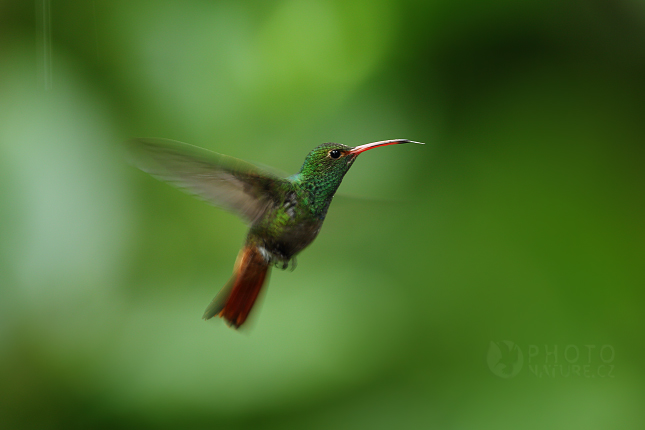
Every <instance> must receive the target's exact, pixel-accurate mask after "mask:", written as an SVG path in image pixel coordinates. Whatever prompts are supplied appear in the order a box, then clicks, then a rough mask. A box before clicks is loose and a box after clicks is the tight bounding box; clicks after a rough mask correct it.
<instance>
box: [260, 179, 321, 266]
mask: <svg viewBox="0 0 645 430" xmlns="http://www.w3.org/2000/svg"><path fill="white" fill-rule="evenodd" d="M307 203H308V199H307V198H306V195H305V194H304V192H301V190H298V189H292V190H290V191H289V192H287V193H285V195H284V198H283V199H282V201H281V202H275V204H274V205H272V207H270V208H269V209H268V210H267V212H266V213H265V215H264V216H263V217H262V219H261V220H259V221H258V222H257V223H255V224H254V225H253V226H252V227H251V230H250V231H249V235H248V237H247V243H253V244H256V245H257V246H259V247H260V248H262V249H263V250H264V251H265V252H266V254H267V255H266V258H267V260H269V261H275V262H278V261H279V262H283V263H288V262H289V261H290V260H291V259H292V258H293V257H295V256H296V254H298V253H299V252H300V251H302V250H303V249H304V248H306V247H307V246H308V245H309V244H310V243H311V242H312V241H313V240H314V239H315V238H316V236H317V235H318V232H319V231H320V228H321V227H322V223H323V220H322V219H319V218H318V217H315V216H314V215H313V214H312V212H311V210H310V209H309V207H308V204H307Z"/></svg>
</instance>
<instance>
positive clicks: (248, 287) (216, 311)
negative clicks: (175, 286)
mask: <svg viewBox="0 0 645 430" xmlns="http://www.w3.org/2000/svg"><path fill="white" fill-rule="evenodd" d="M269 268H270V267H269V265H268V264H267V262H266V260H265V259H264V257H263V256H262V254H261V253H260V250H259V249H258V248H257V247H256V246H253V245H247V246H245V247H244V248H242V250H241V251H240V253H239V254H238V256H237V260H236V262H235V269H234V270H233V276H232V277H231V279H230V280H229V281H228V282H227V283H226V285H225V286H224V288H222V290H221V291H220V292H219V293H217V295H216V296H215V298H214V299H213V301H212V302H211V303H210V304H209V305H208V307H207V308H206V312H204V316H203V317H202V318H204V319H206V320H207V319H210V318H212V317H214V316H215V315H219V316H220V317H222V318H224V319H225V320H226V322H227V323H228V324H229V325H231V326H233V327H235V328H238V327H239V326H241V325H242V324H243V323H244V321H246V318H247V317H248V315H249V313H250V312H251V308H253V304H254V303H255V299H257V297H258V294H259V293H260V289H261V288H262V285H264V281H265V279H266V277H267V274H268V272H269Z"/></svg>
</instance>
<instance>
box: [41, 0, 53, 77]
mask: <svg viewBox="0 0 645 430" xmlns="http://www.w3.org/2000/svg"><path fill="white" fill-rule="evenodd" d="M43 69H44V70H43V72H44V78H45V90H51V89H52V14H51V0H43Z"/></svg>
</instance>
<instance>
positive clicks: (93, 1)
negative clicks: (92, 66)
mask: <svg viewBox="0 0 645 430" xmlns="http://www.w3.org/2000/svg"><path fill="white" fill-rule="evenodd" d="M92 12H93V13H94V44H95V45H96V59H97V60H100V59H101V57H100V55H99V25H98V22H97V20H96V0H92Z"/></svg>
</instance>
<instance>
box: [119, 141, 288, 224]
mask: <svg viewBox="0 0 645 430" xmlns="http://www.w3.org/2000/svg"><path fill="white" fill-rule="evenodd" d="M129 149H130V151H129V154H130V161H131V163H132V164H133V165H135V166H136V167H138V168H139V169H141V170H143V171H144V172H146V173H149V174H150V175H152V176H154V177H156V178H157V179H161V180H164V181H167V182H170V183H172V184H173V185H175V186H177V187H179V188H181V189H183V190H184V191H187V192H189V193H191V194H195V195H197V196H199V197H201V198H202V199H204V200H206V201H207V202H209V203H211V204H213V205H215V206H219V207H222V208H224V209H227V210H229V211H231V212H233V213H236V214H237V215H239V216H241V217H242V218H244V219H245V220H246V221H247V222H249V223H250V224H253V223H254V222H256V221H257V220H259V219H260V218H262V215H263V214H264V213H265V212H266V210H267V209H268V208H269V207H270V206H271V205H272V204H274V202H275V201H276V200H277V198H278V190H279V188H280V187H282V186H285V185H288V181H286V180H285V179H281V178H278V177H277V176H274V175H272V174H270V173H268V172H264V171H262V170H260V169H258V168H257V167H256V166H254V165H252V164H249V163H246V162H244V161H242V160H238V159H236V158H233V157H227V156H225V155H221V154H217V153H215V152H211V151H208V150H206V149H202V148H198V147H196V146H193V145H189V144H187V143H182V142H177V141H174V140H167V139H135V140H133V141H131V143H130V145H129Z"/></svg>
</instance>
